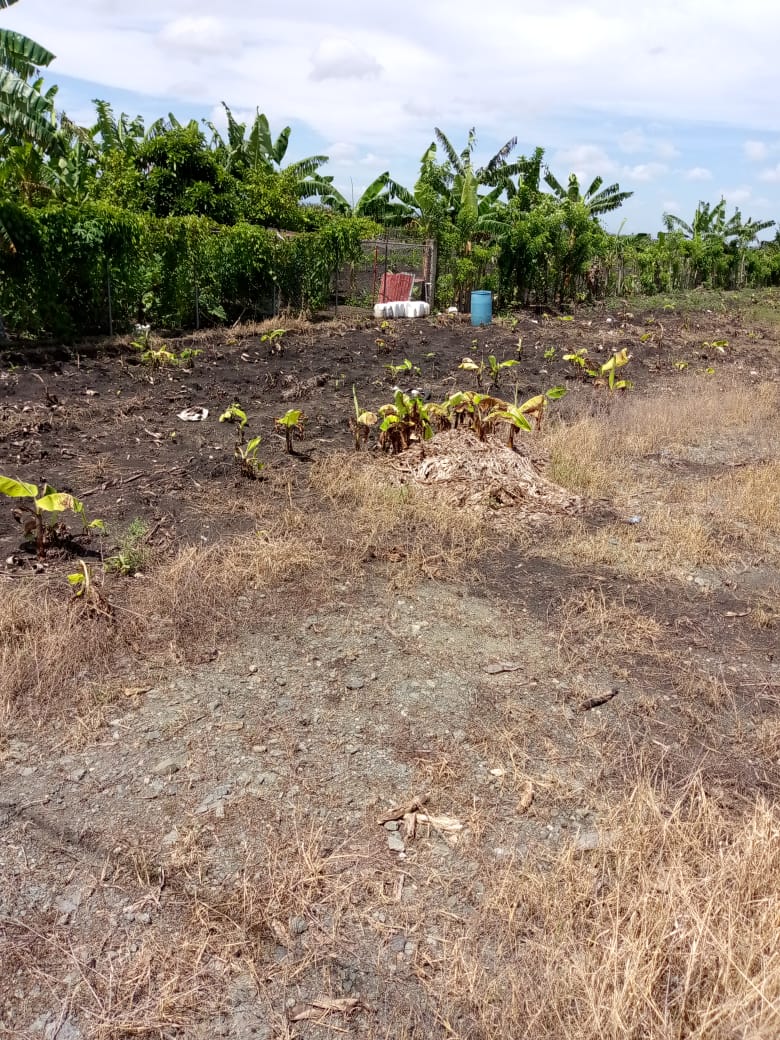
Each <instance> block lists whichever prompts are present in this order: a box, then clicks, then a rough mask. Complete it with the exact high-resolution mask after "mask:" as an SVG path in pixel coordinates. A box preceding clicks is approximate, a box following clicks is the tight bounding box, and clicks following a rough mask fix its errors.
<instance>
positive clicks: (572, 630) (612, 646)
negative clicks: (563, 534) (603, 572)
mask: <svg viewBox="0 0 780 1040" xmlns="http://www.w3.org/2000/svg"><path fill="white" fill-rule="evenodd" d="M552 621H553V625H554V628H555V630H556V631H557V632H558V652H559V654H560V655H561V657H562V658H563V659H564V660H568V661H582V660H591V659H593V658H594V657H598V658H609V659H611V660H616V661H619V660H621V659H623V658H630V657H632V656H633V655H635V654H637V653H657V652H658V649H659V643H660V642H661V640H662V639H663V637H664V636H665V634H666V630H665V629H664V626H663V625H662V624H661V623H660V622H659V621H658V620H657V619H656V618H654V617H651V616H649V615H647V614H643V613H641V612H640V611H638V610H635V609H634V608H632V607H630V606H628V605H627V604H626V601H625V596H622V597H620V598H619V599H618V598H611V597H607V595H606V594H605V593H604V590H603V589H600V588H593V589H581V590H578V591H577V592H574V593H571V594H568V595H565V596H564V597H563V598H562V599H561V601H560V603H559V604H558V606H557V608H556V609H555V610H554V611H553V616H552Z"/></svg>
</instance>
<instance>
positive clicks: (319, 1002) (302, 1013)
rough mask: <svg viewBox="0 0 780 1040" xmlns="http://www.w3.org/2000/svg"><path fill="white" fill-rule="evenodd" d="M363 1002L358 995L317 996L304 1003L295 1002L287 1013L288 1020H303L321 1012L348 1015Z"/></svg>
mask: <svg viewBox="0 0 780 1040" xmlns="http://www.w3.org/2000/svg"><path fill="white" fill-rule="evenodd" d="M362 1006H363V1004H362V1002H361V1001H360V999H359V998H358V997H317V999H316V1000H309V1001H306V1003H300V1004H295V1005H293V1007H291V1008H290V1010H289V1011H288V1013H287V1018H288V1019H289V1021H290V1022H304V1021H306V1020H307V1019H310V1018H321V1017H322V1016H323V1014H325V1015H327V1014H330V1013H331V1012H333V1011H335V1012H339V1013H340V1014H343V1015H348V1014H349V1013H350V1012H352V1011H355V1010H356V1009H357V1008H359V1007H362Z"/></svg>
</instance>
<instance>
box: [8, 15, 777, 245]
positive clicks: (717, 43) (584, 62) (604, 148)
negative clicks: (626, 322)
mask: <svg viewBox="0 0 780 1040" xmlns="http://www.w3.org/2000/svg"><path fill="white" fill-rule="evenodd" d="M704 7H705V5H704V0H692V2H690V3H680V0H634V2H633V3H631V4H624V5H622V6H621V5H616V4H615V3H614V0H587V2H585V0H583V2H579V3H577V2H574V0H545V3H544V4H543V5H542V4H540V3H538V2H537V3H531V2H530V0H529V2H525V3H523V2H521V3H518V2H517V0H486V2H485V3H483V4H481V5H480V7H479V8H478V10H477V11H475V10H474V8H472V7H469V6H468V5H462V4H452V3H451V0H448V2H446V3H445V0H428V2H427V3H425V4H418V5H417V6H416V7H415V9H414V17H413V19H402V18H399V17H396V16H395V14H394V13H393V16H392V17H389V16H388V15H389V11H388V9H387V8H386V7H383V6H382V5H381V4H380V5H373V6H372V5H365V3H364V0H334V3H333V4H331V5H329V6H328V7H327V8H324V7H323V6H322V5H317V4H315V3H314V0H286V2H285V3H284V4H282V5H277V6H276V7H269V6H268V5H252V4H247V3H246V0H220V4H219V5H218V6H215V5H214V3H213V0H209V2H206V0H133V2H132V3H127V2H126V0H125V2H122V0H80V2H79V3H76V4H70V5H68V4H65V3H63V2H62V0H25V2H24V3H20V4H14V5H12V6H11V7H8V8H7V9H6V10H4V11H2V18H1V19H0V22H2V25H3V26H4V27H6V26H7V27H8V28H11V29H18V30H19V31H22V32H25V33H27V34H28V35H30V36H32V37H33V39H36V40H39V41H40V42H41V43H42V44H44V45H46V46H48V47H50V48H51V49H52V50H53V51H54V52H55V53H56V54H57V59H56V61H55V63H54V65H53V66H52V69H51V75H50V77H47V78H49V81H50V82H60V83H61V85H62V90H61V94H60V97H61V100H62V102H63V105H64V106H65V107H66V108H69V109H71V110H72V111H79V112H80V111H81V110H82V109H83V108H85V107H86V106H87V105H88V102H89V99H90V98H93V97H105V98H108V99H109V100H112V99H114V100H115V99H116V97H117V92H118V91H120V90H121V91H127V92H128V94H129V98H128V97H121V100H115V107H116V109H117V111H120V110H122V109H125V110H127V109H130V110H131V111H132V113H133V114H134V113H135V112H136V111H140V110H142V111H144V113H145V114H148V113H152V112H153V113H154V115H155V116H157V115H161V114H163V113H165V112H167V111H174V112H176V113H180V107H181V106H183V105H188V108H187V112H186V115H187V116H189V114H193V115H206V114H208V113H209V112H211V111H212V109H213V107H214V106H215V105H218V104H219V102H220V101H221V100H222V99H224V100H225V101H227V103H228V104H229V105H230V106H231V108H232V109H233V110H234V112H239V111H240V112H241V113H242V116H241V119H242V121H243V113H244V112H247V113H250V114H251V115H252V116H253V115H254V111H255V106H256V105H259V106H260V109H261V111H263V112H265V113H266V114H267V115H268V118H269V120H270V123H271V127H272V132H273V133H278V132H279V130H280V129H281V128H282V127H283V126H285V125H287V124H290V125H292V126H293V127H294V132H293V136H292V140H291V158H292V157H293V155H294V153H295V152H296V150H297V143H298V142H299V141H302V144H301V150H300V152H299V154H311V153H312V152H314V151H316V152H321V151H323V152H324V151H328V149H327V147H326V142H328V141H330V142H333V143H334V144H335V145H339V144H341V145H344V146H348V147H349V148H352V149H353V150H352V151H351V152H350V151H348V148H341V149H335V150H333V151H332V152H331V154H332V155H333V160H334V161H333V165H332V170H333V171H334V172H336V173H337V175H338V178H341V179H342V180H347V181H348V178H349V176H352V177H353V179H354V181H355V183H357V182H358V180H360V179H361V178H362V179H366V177H367V176H369V173H370V171H369V170H368V168H367V166H363V165H362V164H363V163H366V164H367V163H368V161H369V156H371V155H373V156H375V157H381V159H382V163H381V165H380V167H379V168H380V169H384V168H389V169H391V170H392V172H393V175H394V176H396V177H397V178H398V179H399V180H401V181H402V182H403V183H413V181H414V178H415V174H416V167H417V162H418V160H419V156H420V155H421V154H422V152H423V151H424V149H425V147H426V146H427V144H428V143H429V142H430V141H431V139H432V131H433V127H434V125H435V126H440V127H442V128H443V129H444V130H445V131H446V132H447V133H448V134H449V135H450V137H451V139H452V141H453V143H454V144H455V145H456V147H458V148H461V147H462V146H463V143H464V140H465V135H466V131H467V129H468V127H470V126H472V125H476V127H477V129H478V131H479V134H480V139H479V143H478V153H477V156H476V158H477V160H478V161H483V160H484V159H486V158H488V157H489V156H490V155H492V154H493V152H495V150H496V149H497V148H498V147H499V146H500V145H501V144H502V143H503V142H504V141H505V140H506V138H507V137H508V136H509V135H510V134H512V133H515V132H516V133H518V134H520V135H521V142H520V148H519V150H520V151H522V152H524V153H525V154H529V153H530V151H531V150H532V149H533V147H534V146H535V145H537V144H539V145H543V146H545V147H546V148H547V154H546V156H545V159H546V161H548V162H549V164H550V167H551V168H552V170H553V172H554V173H555V175H556V176H557V177H558V179H559V180H562V181H563V182H564V183H565V179H566V177H567V176H568V174H569V172H570V171H576V172H577V174H578V176H579V177H580V178H581V181H582V182H585V181H586V178H588V177H590V178H591V179H592V178H593V177H594V176H596V175H600V176H603V177H604V178H605V181H606V182H607V183H609V182H610V181H611V180H622V179H623V178H628V179H629V183H632V186H635V187H636V188H637V191H636V194H635V196H634V197H633V198H632V199H631V200H630V202H629V203H628V204H627V205H626V206H625V207H624V208H623V209H622V210H621V211H620V219H622V215H623V214H625V215H627V216H628V215H630V221H633V220H635V219H636V221H637V223H638V224H639V225H640V226H642V227H651V226H653V222H654V221H656V222H657V220H658V206H659V205H660V202H659V200H660V198H661V197H663V196H665V195H675V196H678V197H679V200H680V207H679V210H680V211H684V212H692V211H693V209H694V207H695V205H696V198H697V196H698V193H699V191H700V190H706V191H707V192H708V193H710V189H711V186H712V183H717V182H718V181H720V180H721V179H724V178H727V177H731V176H732V174H731V173H729V172H728V168H727V167H726V166H725V165H724V157H725V156H726V155H732V156H733V157H734V158H737V159H740V158H743V157H744V160H750V161H752V162H755V163H756V164H757V165H756V167H755V169H756V173H757V175H758V176H760V177H761V179H762V180H763V181H765V182H766V183H767V184H773V185H774V184H777V183H780V167H774V166H773V163H774V162H775V160H776V159H777V158H778V154H780V153H778V151H777V147H778V145H777V143H776V142H780V106H778V105H777V103H776V98H777V97H778V95H780V64H779V63H778V62H777V59H776V40H777V39H778V38H780V4H768V3H767V2H766V0H741V2H740V4H739V5H738V6H735V5H734V3H733V0H708V2H707V4H706V21H707V32H706V33H703V32H702V31H701V25H702V21H701V19H702V12H703V11H704ZM539 40H544V43H545V45H544V47H540V46H539ZM743 56H744V57H743ZM713 69H717V75H713V71H712V70H713ZM217 113H218V114H220V115H221V113H219V109H217ZM181 114H182V115H184V113H181ZM220 125H224V123H222V122H221V119H220ZM705 128H706V129H705ZM310 145H311V146H310ZM680 153H682V155H684V159H683V160H682V161H678V157H679V155H680ZM375 161H376V162H377V163H379V159H378V158H377V159H376V160H375ZM667 166H668V167H669V168H668V169H662V168H663V167H667ZM706 169H710V170H712V171H713V181H712V182H704V178H703V174H702V175H701V183H706V187H705V189H701V188H700V183H699V178H698V177H697V178H694V177H693V176H692V171H695V170H700V171H701V170H706ZM759 170H762V171H763V172H761V173H760V174H759V173H758V171H759ZM733 176H734V177H743V176H744V177H748V175H747V174H743V173H734V174H733ZM751 179H752V171H751ZM649 181H652V188H651V189H650V190H644V191H642V190H641V188H642V185H643V184H646V183H648V182H649ZM588 183H589V182H588ZM585 186H587V184H586V185H585ZM736 190H737V191H746V190H747V189H746V188H744V187H739V186H738V187H737V189H736ZM751 205H756V202H755V200H753V201H752V202H751ZM656 226H657V224H656Z"/></svg>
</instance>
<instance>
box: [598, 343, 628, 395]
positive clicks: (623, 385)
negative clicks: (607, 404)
mask: <svg viewBox="0 0 780 1040" xmlns="http://www.w3.org/2000/svg"><path fill="white" fill-rule="evenodd" d="M630 360H631V355H630V354H629V352H628V350H627V349H626V348H625V347H624V348H623V349H622V350H618V351H617V353H615V354H613V355H612V357H611V358H610V359H609V360H608V361H605V362H604V364H603V365H602V366H601V372H600V374H601V376H602V377H603V376H606V377H607V385H608V386H609V389H610V390H627V389H629V388H630V387H631V383H630V382H629V381H628V380H627V379H615V373H616V372H617V370H618V369H619V368H623V366H624V365H627V364H628V363H629V361H630Z"/></svg>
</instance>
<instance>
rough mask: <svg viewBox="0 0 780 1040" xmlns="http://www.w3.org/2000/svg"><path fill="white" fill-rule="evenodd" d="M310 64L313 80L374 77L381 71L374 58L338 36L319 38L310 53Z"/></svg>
mask: <svg viewBox="0 0 780 1040" xmlns="http://www.w3.org/2000/svg"><path fill="white" fill-rule="evenodd" d="M311 66H312V68H311V74H310V78H311V79H313V80H323V79H376V77H377V76H378V75H379V74H380V72H381V71H382V67H381V65H380V64H379V62H378V61H377V60H376V58H373V57H372V56H371V55H370V54H368V53H367V52H366V51H364V50H362V49H361V48H360V47H358V46H356V45H355V44H354V43H352V42H351V41H350V40H345V39H342V38H340V37H339V38H337V37H329V38H327V39H324V40H321V41H320V43H319V44H318V45H317V48H316V50H315V51H314V53H313V54H312V57H311Z"/></svg>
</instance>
